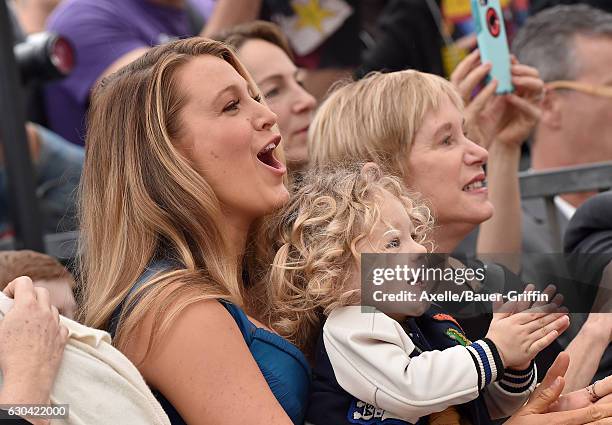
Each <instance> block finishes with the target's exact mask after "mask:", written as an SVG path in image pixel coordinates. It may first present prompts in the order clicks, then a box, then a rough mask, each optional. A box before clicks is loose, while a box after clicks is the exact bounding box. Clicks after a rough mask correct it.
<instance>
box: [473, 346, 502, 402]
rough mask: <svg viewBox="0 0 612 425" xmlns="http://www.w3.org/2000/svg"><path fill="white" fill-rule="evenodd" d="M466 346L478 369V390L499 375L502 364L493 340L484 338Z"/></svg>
mask: <svg viewBox="0 0 612 425" xmlns="http://www.w3.org/2000/svg"><path fill="white" fill-rule="evenodd" d="M466 348H467V350H468V351H469V353H470V354H471V356H472V360H474V364H475V366H476V370H477V371H478V389H479V390H482V389H483V388H484V387H486V386H487V385H489V384H490V383H491V382H495V381H497V379H498V378H499V377H501V375H502V374H503V371H504V365H503V363H502V361H501V357H500V356H499V353H498V351H497V347H496V346H495V344H494V343H493V341H491V340H490V339H488V338H484V339H482V340H478V341H475V342H473V343H471V344H470V345H468V346H467V347H466Z"/></svg>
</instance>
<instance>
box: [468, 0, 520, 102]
mask: <svg viewBox="0 0 612 425" xmlns="http://www.w3.org/2000/svg"><path fill="white" fill-rule="evenodd" d="M472 16H473V17H474V24H475V26H476V37H477V39H478V48H479V49H480V60H481V61H482V62H483V63H484V62H490V63H491V65H492V66H493V67H492V68H491V71H490V72H489V77H488V78H489V80H490V79H491V78H495V79H496V80H497V81H498V85H497V90H496V91H495V92H496V93H497V94H504V93H511V92H513V91H514V86H513V85H512V74H511V72H510V50H509V49H508V38H507V36H506V27H505V25H504V16H503V14H502V10H501V6H500V5H499V0H472Z"/></svg>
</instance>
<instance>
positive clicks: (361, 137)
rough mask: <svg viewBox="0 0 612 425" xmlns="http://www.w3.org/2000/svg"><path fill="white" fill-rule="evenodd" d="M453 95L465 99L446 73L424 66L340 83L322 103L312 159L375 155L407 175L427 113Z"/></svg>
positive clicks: (311, 137)
mask: <svg viewBox="0 0 612 425" xmlns="http://www.w3.org/2000/svg"><path fill="white" fill-rule="evenodd" d="M447 98H449V99H450V100H451V102H453V104H454V105H455V106H456V107H457V108H459V109H460V110H463V101H462V100H461V98H460V96H459V94H458V93H457V91H456V89H455V88H454V87H453V86H452V84H451V83H450V82H448V81H446V80H445V79H443V78H441V77H438V76H436V75H432V74H426V73H423V72H419V71H414V70H409V71H398V72H390V73H387V74H382V73H380V72H373V73H371V74H368V75H367V76H366V77H365V78H363V79H361V80H358V81H354V82H349V83H344V85H342V84H340V85H338V86H337V87H336V88H335V89H333V91H332V92H331V94H330V95H329V97H328V98H327V99H326V100H325V101H324V102H323V104H322V105H321V106H320V107H319V110H318V111H317V113H316V115H315V118H314V120H313V122H312V124H311V125H310V129H309V132H308V146H309V157H310V163H311V165H319V164H324V163H326V162H328V161H339V160H343V159H353V160H361V161H373V162H375V163H377V164H379V165H380V166H382V167H384V168H385V169H386V170H387V171H389V172H391V173H392V174H393V175H395V176H399V177H405V176H407V175H408V174H409V171H410V170H407V169H406V162H407V161H406V160H407V158H408V154H409V152H410V147H411V145H412V143H413V141H414V137H415V135H416V133H417V131H418V130H419V128H420V127H421V124H422V122H423V119H424V117H425V114H426V113H427V112H428V111H430V110H434V111H435V110H437V109H438V108H439V106H440V104H441V103H442V102H443V101H444V100H445V99H447Z"/></svg>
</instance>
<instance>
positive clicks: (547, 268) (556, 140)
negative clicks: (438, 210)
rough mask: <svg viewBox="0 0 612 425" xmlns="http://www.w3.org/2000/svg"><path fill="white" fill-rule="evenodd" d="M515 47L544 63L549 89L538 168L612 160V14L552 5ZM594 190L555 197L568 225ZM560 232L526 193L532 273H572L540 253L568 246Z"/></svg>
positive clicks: (526, 266) (528, 60) (523, 58)
mask: <svg viewBox="0 0 612 425" xmlns="http://www.w3.org/2000/svg"><path fill="white" fill-rule="evenodd" d="M512 47H513V51H514V53H515V54H516V55H517V57H518V59H519V61H520V62H521V63H524V64H526V65H530V66H533V67H535V68H536V69H538V71H539V72H540V77H541V78H542V79H543V80H544V82H545V83H546V88H547V89H546V91H545V94H544V96H543V99H542V101H541V105H540V106H541V108H542V115H541V119H540V122H539V124H538V126H537V128H536V130H535V132H534V134H533V140H532V144H531V169H532V170H534V171H540V170H547V169H552V168H558V167H565V166H572V165H579V164H590V163H595V162H600V161H608V160H612V95H611V92H610V88H611V87H612V74H610V69H612V14H609V13H606V12H603V11H602V10H601V9H595V8H592V7H590V6H587V5H584V4H580V5H564V6H556V7H552V8H549V9H546V10H544V11H542V12H540V13H539V14H537V15H535V16H532V17H530V18H529V19H528V20H527V22H526V24H525V26H523V28H521V30H520V31H519V33H518V34H517V36H516V38H515V40H514V43H513V46H512ZM593 194H594V193H569V194H563V195H561V196H557V197H555V199H554V203H555V214H556V216H557V220H558V223H559V227H560V230H561V232H563V230H564V229H565V226H566V225H567V222H568V221H569V220H570V218H571V216H572V215H573V213H574V211H575V209H576V208H577V207H578V206H580V205H581V204H582V203H583V202H584V201H586V200H587V199H588V198H589V197H590V196H592V195H593ZM552 235H553V233H552V230H551V228H550V220H549V218H548V217H547V213H546V208H545V206H544V202H543V200H541V199H534V200H525V201H524V202H523V252H524V257H523V262H522V267H523V277H524V278H525V279H526V280H530V281H531V280H536V281H537V280H541V279H545V280H550V277H551V276H554V275H556V274H559V273H561V275H562V276H563V275H564V274H565V273H564V272H563V270H562V269H561V270H560V269H558V265H557V264H556V263H555V261H554V260H555V259H554V258H552V257H550V258H545V257H546V256H542V255H540V254H550V253H559V252H561V246H555V244H554V243H553V236H552ZM533 253H535V254H538V255H533ZM530 254H531V255H530ZM549 260H550V261H549ZM541 283H548V282H541Z"/></svg>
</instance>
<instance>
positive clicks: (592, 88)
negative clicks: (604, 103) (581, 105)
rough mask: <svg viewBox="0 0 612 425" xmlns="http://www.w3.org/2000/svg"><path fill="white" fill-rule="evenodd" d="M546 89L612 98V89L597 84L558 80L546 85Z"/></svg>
mask: <svg viewBox="0 0 612 425" xmlns="http://www.w3.org/2000/svg"><path fill="white" fill-rule="evenodd" d="M546 88H547V89H549V90H558V89H566V90H576V91H579V92H582V93H586V94H590V95H593V96H600V97H610V98H612V87H610V86H601V85H596V84H589V83H583V82H580V81H569V80H558V81H551V82H550V83H546Z"/></svg>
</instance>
